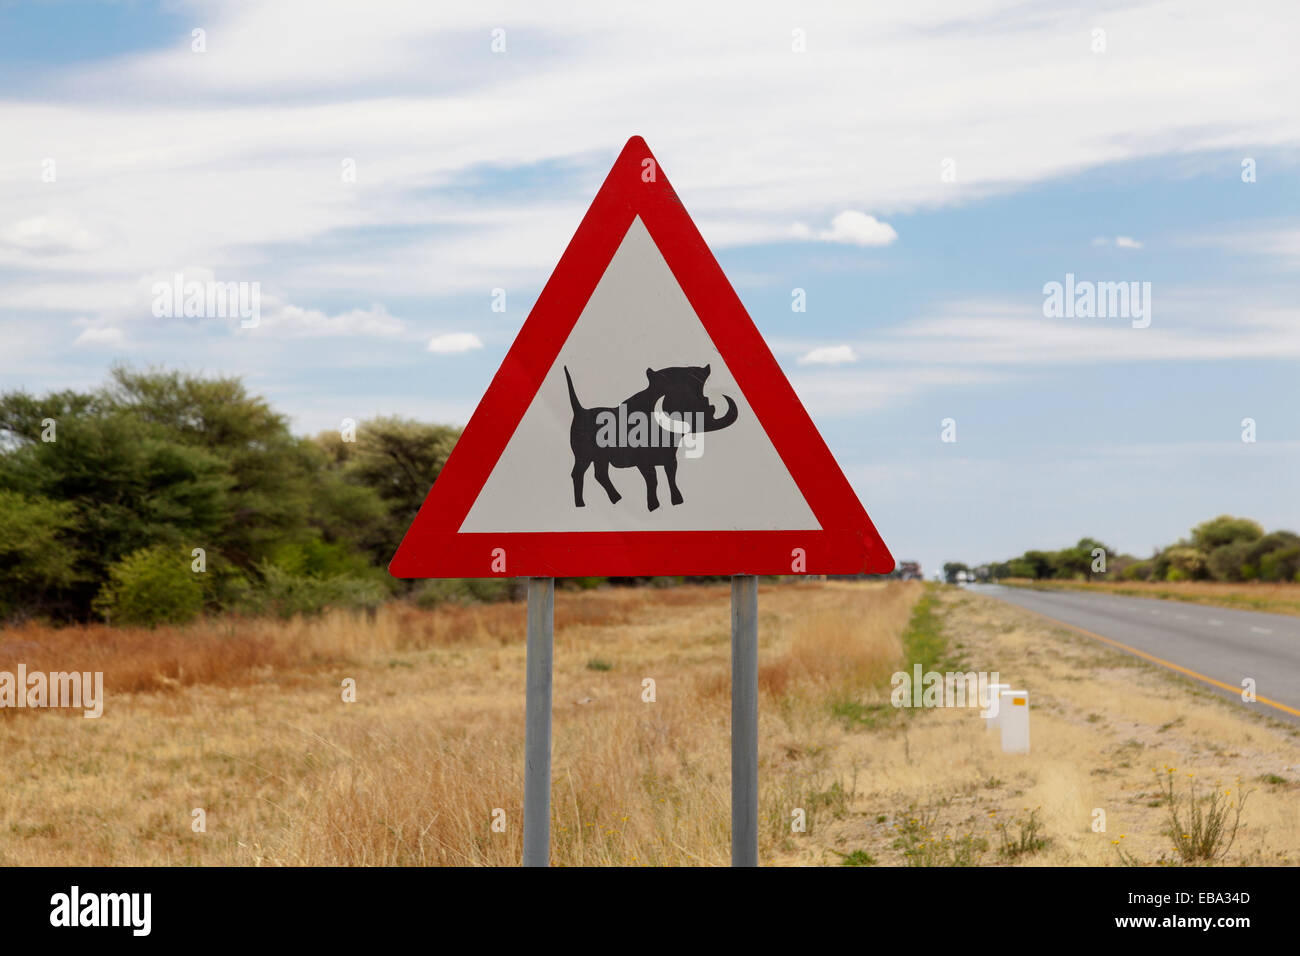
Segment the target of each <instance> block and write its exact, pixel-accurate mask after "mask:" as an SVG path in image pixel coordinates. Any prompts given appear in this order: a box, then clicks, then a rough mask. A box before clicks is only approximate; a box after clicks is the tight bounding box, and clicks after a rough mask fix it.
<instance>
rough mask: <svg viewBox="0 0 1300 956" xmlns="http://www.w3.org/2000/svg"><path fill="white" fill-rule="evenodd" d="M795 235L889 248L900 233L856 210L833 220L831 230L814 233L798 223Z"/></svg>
mask: <svg viewBox="0 0 1300 956" xmlns="http://www.w3.org/2000/svg"><path fill="white" fill-rule="evenodd" d="M793 233H794V235H795V236H796V237H797V238H799V239H819V240H821V241H822V242H844V243H849V244H850V245H855V246H887V245H889V244H890V243H891V242H893V241H894V240H895V239H897V238H898V233H897V232H895V231H894V227H893V226H891V225H890V224H889V223H887V222H881V221H880V220H879V219H877V218H876V217H875V216H868V215H867V214H866V213H862V212H858V211H857V210H854V209H846V210H845V211H844V212H842V213H839V214H838V215H837V216H836V217H835V218H834V219H832V220H831V227H830V228H829V229H822V230H821V231H820V232H815V233H814V232H813V231H812V230H811V229H809V228H808V227H807V226H805V225H804V224H803V223H796V224H795V227H794V229H793Z"/></svg>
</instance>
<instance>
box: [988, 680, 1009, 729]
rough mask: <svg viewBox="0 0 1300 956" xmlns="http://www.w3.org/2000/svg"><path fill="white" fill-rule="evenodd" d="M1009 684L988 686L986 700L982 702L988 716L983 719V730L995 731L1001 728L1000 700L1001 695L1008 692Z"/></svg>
mask: <svg viewBox="0 0 1300 956" xmlns="http://www.w3.org/2000/svg"><path fill="white" fill-rule="evenodd" d="M1010 689H1011V685H1010V684H989V685H988V690H987V692H986V695H987V700H985V701H983V703H984V711H985V713H987V714H988V715H989V716H987V717H985V718H984V729H985V730H997V729H998V727H999V726H1001V724H1000V721H1001V718H1002V699H1001V695H1002V692H1003V691H1004V690H1010ZM995 708H996V709H995Z"/></svg>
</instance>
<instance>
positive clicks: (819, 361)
mask: <svg viewBox="0 0 1300 956" xmlns="http://www.w3.org/2000/svg"><path fill="white" fill-rule="evenodd" d="M857 360H858V356H857V354H856V353H855V352H854V351H853V348H852V347H851V346H848V345H823V346H821V347H820V348H815V349H812V350H810V351H808V352H806V353H805V354H803V355H801V356H800V357H799V364H800V365H843V364H845V363H846V362H856V361H857Z"/></svg>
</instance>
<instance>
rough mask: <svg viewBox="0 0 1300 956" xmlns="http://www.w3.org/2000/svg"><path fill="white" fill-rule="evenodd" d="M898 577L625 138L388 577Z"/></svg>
mask: <svg viewBox="0 0 1300 956" xmlns="http://www.w3.org/2000/svg"><path fill="white" fill-rule="evenodd" d="M893 568H894V559H893V557H892V556H891V555H890V553H889V550H888V549H887V548H886V547H885V544H884V542H883V541H881V540H880V535H879V534H877V533H876V529H875V527H874V526H873V525H872V523H871V519H870V518H868V517H867V513H866V512H865V511H864V510H863V508H862V505H861V504H860V503H859V502H858V499H857V497H856V496H855V495H854V493H853V489H852V488H851V487H850V486H849V483H848V480H847V479H846V478H845V477H844V474H843V472H841V471H840V468H839V466H838V465H837V464H836V463H835V459H834V458H832V457H831V453H830V450H829V449H828V448H827V447H826V443H825V442H824V441H822V438H821V435H819V434H818V433H817V429H816V428H815V427H814V426H813V423H812V420H811V419H809V417H808V413H807V412H806V411H805V410H804V408H803V405H801V404H800V402H799V399H798V398H797V397H796V396H795V394H794V390H793V389H791V387H790V383H789V382H787V381H786V378H785V375H783V374H782V372H781V369H780V367H779V366H778V365H777V363H776V360H775V359H774V358H773V357H772V353H771V352H770V351H769V350H768V348H767V346H766V345H765V344H764V342H763V339H762V337H761V336H760V335H759V333H758V329H756V328H755V327H754V323H753V321H752V320H751V319H750V318H749V315H748V314H747V313H746V312H745V308H744V306H743V305H741V302H740V299H739V298H738V297H737V296H736V293H735V290H733V289H732V288H731V284H730V283H729V282H728V281H727V278H726V276H724V275H723V274H722V269H721V268H720V267H719V266H718V263H717V261H716V260H715V259H714V258H713V254H712V253H711V252H709V249H708V247H707V246H706V245H705V244H704V240H703V239H702V238H701V237H700V234H699V231H698V230H697V229H696V228H695V224H694V223H693V222H691V219H690V217H689V216H688V215H687V214H686V210H685V209H684V208H683V207H682V204H681V200H679V199H678V198H677V194H676V193H675V192H673V188H672V186H670V185H669V184H668V180H667V178H665V176H664V174H663V170H662V169H660V168H659V164H658V163H657V162H656V160H655V158H654V156H653V155H652V154H651V153H650V150H649V148H648V147H647V146H646V144H645V141H644V140H642V139H641V137H639V136H634V137H632V138H631V139H630V140H628V142H627V145H626V146H624V147H623V152H622V153H621V154H620V155H619V157H618V160H617V162H615V163H614V168H613V169H612V170H610V173H609V176H608V177H606V179H605V183H604V185H603V186H601V188H600V192H599V193H597V195H596V198H595V200H594V201H593V202H592V204H591V208H590V209H589V210H588V211H587V215H586V216H585V217H584V218H583V220H582V223H581V224H580V225H579V226H578V231H577V233H576V234H575V235H574V237H573V239H572V241H571V242H570V243H569V247H568V248H567V249H566V250H565V252H564V255H563V257H562V258H561V259H560V263H559V265H558V266H556V267H555V272H554V273H553V274H552V275H551V278H550V280H549V281H548V282H547V283H546V287H545V288H544V289H543V290H542V294H541V296H540V297H539V298H538V300H537V304H536V305H535V306H534V307H533V310H532V312H531V313H530V314H529V316H528V320H527V321H526V322H525V323H524V326H523V328H522V329H520V331H519V335H518V337H517V338H516V339H515V342H514V344H513V345H512V346H511V347H510V351H509V352H508V353H507V354H506V357H505V361H503V362H502V363H501V368H500V369H498V370H497V374H496V376H495V377H494V378H493V379H492V384H491V385H490V386H489V387H488V390H487V394H486V395H484V396H483V400H482V401H481V402H480V403H479V406H478V408H477V409H476V410H475V412H474V415H473V417H471V418H470V421H469V424H468V425H467V426H466V427H465V431H464V433H463V434H462V435H461V437H460V440H459V441H458V442H457V443H456V447H455V449H454V450H453V451H452V454H451V456H450V457H449V458H448V460H447V463H446V465H445V466H444V467H443V469H442V473H441V474H440V475H439V477H438V480H437V481H436V482H435V483H434V486H433V489H432V490H431V491H430V492H429V496H428V497H427V498H426V499H425V502H424V504H423V505H422V506H421V508H420V511H419V514H417V515H416V517H415V520H414V521H413V522H412V523H411V528H410V530H409V531H407V533H406V537H405V538H404V539H403V540H402V544H401V546H400V547H399V548H398V549H397V554H396V556H395V557H394V558H393V561H392V563H391V564H390V565H389V571H390V572H391V573H392V574H393V575H395V576H397V577H401V578H437V577H501V576H508V577H521V576H535V577H577V576H586V575H605V576H628V575H655V574H671V575H682V574H827V573H832V574H853V573H858V572H869V573H887V572H889V571H892V570H893Z"/></svg>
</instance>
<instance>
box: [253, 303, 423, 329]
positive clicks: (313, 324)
mask: <svg viewBox="0 0 1300 956" xmlns="http://www.w3.org/2000/svg"><path fill="white" fill-rule="evenodd" d="M236 318H237V317H236ZM405 330H406V324H405V323H404V322H403V321H402V320H401V319H399V318H397V317H396V316H392V315H389V314H388V310H387V309H385V308H384V307H383V306H382V305H372V306H371V307H370V308H368V309H350V310H348V311H347V312H340V313H339V314H338V315H327V314H326V313H324V312H322V311H321V310H320V309H305V308H303V307H301V306H297V305H289V304H280V303H278V302H276V301H275V300H271V301H270V302H269V303H268V306H267V307H264V308H263V309H262V318H261V321H260V322H259V323H258V324H257V325H256V326H254V327H250V328H247V329H245V328H243V326H242V325H241V326H240V331H241V332H248V333H250V334H255V335H275V336H281V337H284V338H327V337H328V338H333V337H336V336H373V337H384V338H391V337H394V336H398V335H401V334H402V333H403V332H404V331H405Z"/></svg>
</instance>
